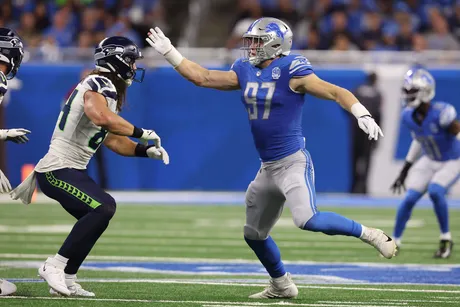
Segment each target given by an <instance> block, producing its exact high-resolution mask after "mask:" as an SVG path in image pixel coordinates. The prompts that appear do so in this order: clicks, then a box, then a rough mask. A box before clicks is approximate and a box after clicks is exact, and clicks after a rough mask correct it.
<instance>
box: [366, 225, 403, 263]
mask: <svg viewBox="0 0 460 307" xmlns="http://www.w3.org/2000/svg"><path fill="white" fill-rule="evenodd" d="M360 239H361V240H362V241H364V242H366V243H368V244H370V245H372V246H373V247H375V249H376V250H378V251H379V252H380V254H382V256H383V257H385V258H387V259H391V258H393V257H394V256H396V252H397V247H396V243H395V241H394V240H393V239H392V238H391V237H390V236H388V235H387V234H385V233H384V232H383V230H380V229H376V228H370V227H366V228H365V231H364V232H363V234H362V236H361V238H360Z"/></svg>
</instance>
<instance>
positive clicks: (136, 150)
mask: <svg viewBox="0 0 460 307" xmlns="http://www.w3.org/2000/svg"><path fill="white" fill-rule="evenodd" d="M94 57H95V64H96V69H95V70H94V71H93V72H92V73H90V74H89V75H88V76H87V77H86V78H84V79H83V80H82V81H81V82H80V83H79V84H78V85H77V86H76V88H75V89H74V91H73V92H72V94H71V95H70V97H69V99H68V100H67V103H66V104H65V105H64V106H63V108H62V111H61V114H60V116H59V118H58V120H57V123H56V126H55V129H54V133H53V136H52V138H51V144H50V147H49V151H48V153H47V154H46V155H45V156H44V157H43V158H42V159H41V160H40V161H39V162H38V164H37V166H36V167H35V171H34V172H32V174H31V175H30V176H29V177H28V178H27V179H26V180H25V181H24V182H23V183H22V184H21V185H19V186H18V187H17V188H16V189H15V190H13V191H12V192H11V195H12V197H13V199H21V200H22V202H23V203H26V204H27V203H30V199H31V196H32V193H33V191H34V188H35V182H36V180H35V178H36V179H37V181H38V183H39V185H40V189H41V191H42V192H43V193H44V194H45V195H47V196H48V197H50V198H52V199H55V200H56V201H58V202H59V203H60V204H61V205H62V207H63V208H64V209H65V210H66V211H67V212H69V213H70V214H71V215H72V216H73V217H75V218H76V219H77V222H76V224H75V226H74V227H73V229H72V231H71V232H70V234H69V235H68V237H67V239H66V240H65V242H64V244H63V245H62V246H61V248H60V250H59V251H58V253H57V254H56V255H55V256H54V257H49V258H48V259H47V260H46V261H45V263H44V264H43V265H42V266H41V267H40V268H39V270H38V272H39V274H40V276H41V277H42V278H43V279H45V280H46V282H47V283H48V285H49V286H50V288H51V289H50V293H51V294H53V295H59V294H61V295H66V296H69V295H73V296H95V294H94V293H92V292H90V291H86V290H84V289H83V288H82V287H81V286H80V285H79V284H78V283H77V282H76V280H77V276H76V274H77V271H78V269H79V268H80V266H81V264H82V262H83V261H84V260H85V258H86V257H87V255H88V254H89V252H90V251H91V249H92V248H93V246H94V244H95V243H96V241H97V240H98V239H99V237H100V236H101V235H102V233H103V232H104V231H105V229H106V228H107V226H108V225H109V222H110V220H111V219H112V217H113V215H114V214H115V210H116V203H115V200H114V199H113V197H112V196H110V195H109V194H108V193H106V192H105V191H104V190H103V189H102V188H101V187H100V186H99V185H98V184H96V183H95V182H94V181H93V179H92V178H91V177H89V176H88V174H87V170H86V166H87V164H88V162H89V160H90V159H91V157H92V156H93V154H94V153H95V152H96V150H97V149H98V148H99V146H100V145H101V144H102V143H104V145H105V146H107V147H108V148H109V149H110V150H112V151H114V152H115V153H117V154H119V155H122V156H138V157H149V158H153V159H159V160H162V161H163V162H164V163H165V164H169V156H168V154H167V152H166V151H165V150H164V148H163V147H162V146H161V140H160V137H159V136H158V135H157V134H156V133H155V132H154V131H153V130H145V129H141V128H137V127H135V126H134V125H132V124H131V123H129V122H128V121H126V120H124V119H123V118H122V117H120V116H119V115H118V114H117V113H118V112H119V111H120V110H121V109H122V107H123V102H124V98H125V95H126V90H127V87H128V86H129V85H131V83H132V82H133V81H138V82H142V80H143V77H144V70H143V69H141V68H137V67H136V61H137V60H138V59H140V58H142V54H141V52H140V50H139V48H138V46H137V45H136V44H135V43H134V42H132V41H131V40H129V39H128V38H125V37H120V36H113V37H109V38H106V39H104V40H102V41H101V42H100V43H99V45H98V46H97V47H96V50H95V55H94ZM129 137H134V138H138V139H140V141H141V142H139V143H136V142H133V141H132V140H130V139H129ZM149 140H152V141H153V142H154V145H148V144H146V142H148V141H149Z"/></svg>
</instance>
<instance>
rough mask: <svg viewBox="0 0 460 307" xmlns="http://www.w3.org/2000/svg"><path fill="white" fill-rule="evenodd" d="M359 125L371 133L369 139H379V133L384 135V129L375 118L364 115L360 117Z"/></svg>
mask: <svg viewBox="0 0 460 307" xmlns="http://www.w3.org/2000/svg"><path fill="white" fill-rule="evenodd" d="M358 126H359V128H361V130H363V131H364V132H366V133H367V134H368V135H369V140H376V141H377V140H378V139H379V135H380V136H382V137H383V132H382V129H380V127H379V125H377V123H376V122H375V120H374V119H373V118H372V117H371V116H369V115H364V116H361V117H359V118H358Z"/></svg>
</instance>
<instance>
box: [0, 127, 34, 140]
mask: <svg viewBox="0 0 460 307" xmlns="http://www.w3.org/2000/svg"><path fill="white" fill-rule="evenodd" d="M29 133H30V131H29V130H27V129H23V128H20V129H2V130H0V140H7V141H13V142H15V143H27V142H28V141H29V138H28V137H27V136H26V134H29Z"/></svg>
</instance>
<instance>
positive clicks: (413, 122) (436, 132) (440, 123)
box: [392, 68, 460, 258]
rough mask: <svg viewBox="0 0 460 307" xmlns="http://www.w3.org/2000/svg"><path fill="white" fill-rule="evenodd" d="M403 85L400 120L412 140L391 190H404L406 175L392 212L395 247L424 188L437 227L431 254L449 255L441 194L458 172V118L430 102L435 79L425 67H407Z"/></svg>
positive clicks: (441, 104)
mask: <svg viewBox="0 0 460 307" xmlns="http://www.w3.org/2000/svg"><path fill="white" fill-rule="evenodd" d="M402 90H403V104H404V106H405V108H404V110H403V111H402V121H403V123H404V124H405V125H406V126H407V127H408V128H409V130H410V131H411V134H412V137H413V141H412V144H411V146H410V148H409V151H408V153H407V156H406V163H405V164H404V167H403V169H402V170H401V172H400V174H399V176H398V178H397V179H396V181H395V182H394V183H393V185H392V189H393V191H394V192H398V193H399V192H400V191H401V190H402V189H405V185H404V182H405V180H406V177H407V176H408V175H409V177H408V182H407V192H406V197H405V198H404V200H403V202H402V203H401V205H400V206H399V209H398V212H397V215H396V224H395V228H394V239H395V242H396V245H398V246H400V245H401V237H402V234H403V231H404V228H405V227H406V223H407V221H408V220H409V218H410V216H411V213H412V209H413V208H414V206H415V204H416V203H417V201H418V200H419V199H420V198H421V197H422V195H423V194H425V192H428V195H429V196H430V198H431V200H432V201H433V205H434V211H435V213H436V217H437V219H438V223H439V228H440V230H441V236H440V244H439V249H438V250H437V251H436V253H435V254H434V257H435V258H448V257H449V256H450V254H451V252H452V246H453V242H452V235H451V234H450V231H449V212H448V208H447V200H446V194H447V192H448V191H449V188H450V187H451V186H452V185H453V184H454V183H455V182H456V181H457V180H458V178H459V175H460V142H459V140H460V123H459V121H458V120H457V112H456V111H455V108H454V107H453V106H452V105H450V104H448V103H445V102H432V101H431V100H432V99H433V97H434V95H435V80H434V78H433V76H432V75H431V74H430V73H429V72H428V71H426V70H425V69H422V68H416V69H411V70H409V71H408V72H407V73H406V76H405V78H404V85H403V89H402ZM420 154H421V157H420V159H418V160H417V158H418V157H419V156H420ZM412 165H413V167H412ZM409 169H410V172H409Z"/></svg>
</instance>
